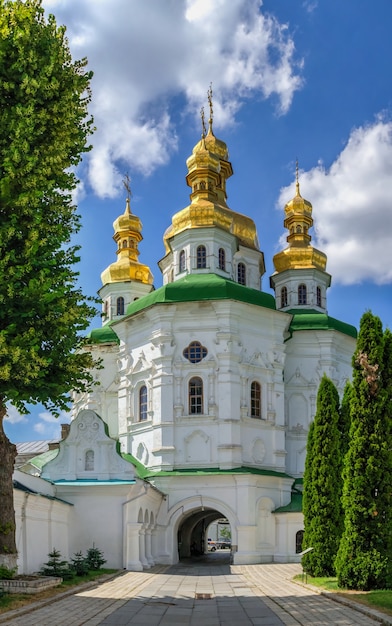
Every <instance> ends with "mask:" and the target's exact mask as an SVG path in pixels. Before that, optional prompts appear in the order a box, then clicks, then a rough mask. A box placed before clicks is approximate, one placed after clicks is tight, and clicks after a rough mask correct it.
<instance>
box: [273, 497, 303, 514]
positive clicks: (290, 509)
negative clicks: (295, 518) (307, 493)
mask: <svg viewBox="0 0 392 626" xmlns="http://www.w3.org/2000/svg"><path fill="white" fill-rule="evenodd" d="M272 512H273V513H302V493H292V494H291V502H290V503H289V504H286V506H280V507H279V508H277V509H275V511H272Z"/></svg>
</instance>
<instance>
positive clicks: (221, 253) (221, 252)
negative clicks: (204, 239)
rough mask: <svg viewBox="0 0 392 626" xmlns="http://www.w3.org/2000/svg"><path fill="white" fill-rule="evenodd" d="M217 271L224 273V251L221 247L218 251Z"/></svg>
mask: <svg viewBox="0 0 392 626" xmlns="http://www.w3.org/2000/svg"><path fill="white" fill-rule="evenodd" d="M218 269H220V270H221V271H222V272H225V271H226V250H225V249H224V248H222V247H221V248H219V250H218Z"/></svg>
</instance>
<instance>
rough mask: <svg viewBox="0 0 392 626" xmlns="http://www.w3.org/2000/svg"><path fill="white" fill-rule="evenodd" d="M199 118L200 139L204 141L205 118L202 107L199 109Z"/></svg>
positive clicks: (205, 130) (205, 131)
mask: <svg viewBox="0 0 392 626" xmlns="http://www.w3.org/2000/svg"><path fill="white" fill-rule="evenodd" d="M200 116H201V137H202V139H204V137H205V136H206V134H207V129H206V120H205V116H204V107H201V109H200Z"/></svg>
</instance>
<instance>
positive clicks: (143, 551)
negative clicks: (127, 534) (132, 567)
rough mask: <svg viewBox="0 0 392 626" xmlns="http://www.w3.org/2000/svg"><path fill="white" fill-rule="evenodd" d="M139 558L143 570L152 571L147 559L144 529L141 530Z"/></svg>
mask: <svg viewBox="0 0 392 626" xmlns="http://www.w3.org/2000/svg"><path fill="white" fill-rule="evenodd" d="M139 558H140V563H141V564H142V565H143V569H150V567H151V565H150V564H149V562H148V561H147V559H146V531H145V529H144V528H143V527H142V528H141V529H140V530H139Z"/></svg>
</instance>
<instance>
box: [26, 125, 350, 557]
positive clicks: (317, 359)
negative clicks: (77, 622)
mask: <svg viewBox="0 0 392 626" xmlns="http://www.w3.org/2000/svg"><path fill="white" fill-rule="evenodd" d="M227 158H228V156H227V149H226V147H225V144H224V143H223V142H219V140H216V139H215V137H214V135H213V133H212V129H211V127H210V129H209V132H208V135H207V136H206V137H204V139H202V141H201V142H199V144H197V146H196V147H195V149H194V151H193V155H192V157H191V158H190V159H189V160H188V166H189V172H190V173H189V174H188V177H187V181H188V183H189V184H190V185H191V186H192V193H191V204H190V205H189V206H188V207H186V208H185V209H183V210H182V211H180V212H179V213H177V214H176V215H174V216H173V223H172V226H171V227H170V228H169V229H168V230H167V231H166V233H165V235H164V243H165V250H166V252H165V256H164V257H163V258H162V259H161V260H160V261H159V267H160V269H161V270H162V274H163V286H162V287H161V288H159V289H157V290H155V291H154V290H153V288H152V285H151V283H150V282H149V280H150V279H149V278H148V280H147V279H146V281H145V282H143V281H142V280H141V279H140V284H139V285H138V284H137V280H136V281H135V280H132V281H131V280H126V279H121V275H120V273H117V274H115V272H114V271H113V273H112V274H110V272H109V270H107V271H106V272H104V273H103V274H102V276H105V277H106V278H105V281H104V284H103V286H102V288H101V290H100V293H101V296H102V297H103V299H104V300H105V301H106V302H107V303H108V304H107V308H106V311H107V319H109V321H110V323H109V324H108V323H106V325H104V326H103V328H102V329H97V330H96V331H93V333H91V344H90V346H89V347H88V348H86V349H89V350H91V351H92V352H93V355H94V356H95V357H97V358H99V359H102V364H103V368H102V369H97V371H96V372H94V376H95V378H96V380H97V381H98V382H99V385H98V386H97V387H95V388H94V390H93V391H92V392H90V393H85V394H79V395H75V397H74V407H73V422H72V424H71V431H70V434H69V436H68V437H67V439H65V440H64V441H63V442H61V444H60V451H59V453H58V455H57V457H56V458H55V459H53V460H52V461H51V462H49V463H48V464H47V465H45V467H44V470H43V473H42V478H41V480H42V479H45V480H47V481H52V483H53V485H52V487H51V488H52V489H53V492H54V494H55V495H56V497H57V498H60V499H62V500H64V501H65V502H67V503H68V504H67V505H63V506H64V507H65V510H66V512H65V513H64V516H63V518H62V522H61V523H62V524H64V525H65V527H66V529H67V530H66V531H64V533H65V535H66V538H65V537H64V538H63V539H62V542H63V544H62V545H63V547H64V549H65V550H67V551H68V553H69V554H70V555H71V556H72V554H73V552H75V551H78V550H82V551H83V550H85V549H87V548H88V547H90V545H91V541H94V543H95V544H96V546H97V547H98V548H99V549H101V550H103V551H104V553H105V558H106V559H107V561H108V566H111V567H124V568H127V569H136V570H137V569H143V568H148V567H150V566H151V565H152V564H154V563H175V562H177V561H178V559H179V558H182V557H187V556H189V555H190V546H191V544H192V543H196V544H197V546H198V549H199V550H200V551H206V550H207V540H206V532H207V528H208V525H209V524H210V523H212V522H214V521H216V520H218V519H222V518H226V519H227V520H228V522H229V523H230V528H231V536H232V556H233V562H234V563H260V562H272V561H280V562H289V561H294V560H298V559H299V556H298V552H299V549H298V541H297V539H298V533H299V532H300V531H301V530H302V528H303V521H302V514H301V508H300V504H299V501H300V480H299V479H301V477H302V473H303V470H304V462H305V454H306V439H307V433H308V430H309V425H310V423H311V421H312V419H313V417H314V414H315V410H316V397H317V390H318V386H319V382H320V380H321V377H322V376H323V374H324V373H326V374H327V375H328V376H329V377H330V378H331V379H332V380H333V381H334V383H335V384H336V386H337V388H338V390H339V392H340V394H341V393H342V392H343V388H344V385H345V383H346V381H347V380H348V379H349V378H350V376H351V357H352V354H353V352H354V348H355V329H353V328H352V327H350V326H348V325H346V324H344V323H342V322H339V321H337V320H334V319H333V318H330V317H328V315H327V295H326V292H327V288H328V287H329V284H330V276H329V274H327V273H326V272H325V270H324V269H323V268H324V265H325V263H324V258H325V256H323V255H322V253H320V252H318V251H314V250H313V248H311V246H310V243H309V242H310V239H311V237H310V235H309V234H308V227H309V226H311V223H312V220H311V205H310V203H308V202H307V201H303V199H302V198H301V196H300V195H299V185H298V183H297V195H296V198H295V200H294V201H293V202H292V203H291V204H290V203H289V205H287V207H288V208H287V215H288V217H287V220H286V222H287V224H288V225H289V226H290V225H291V222H292V221H295V223H296V228H298V231H296V232H297V233H298V234H296V233H295V235H290V236H289V238H288V241H289V243H290V241H293V242H294V243H293V244H292V248H290V245H291V244H290V245H289V248H288V252H289V253H288V255H287V256H286V257H284V255H283V256H282V255H281V257H282V259H283V260H282V259H281V261H280V262H281V263H282V264H283V265H282V267H284V269H283V270H282V271H280V270H279V269H277V271H276V272H275V274H274V275H273V276H272V277H271V285H272V287H273V288H274V289H275V297H274V296H273V295H271V294H266V293H263V292H262V291H261V279H262V274H263V273H264V259H263V253H262V252H261V251H260V249H259V248H258V240H257V233H256V228H255V225H254V224H253V222H252V220H250V219H249V218H247V217H246V216H243V215H240V214H238V213H235V212H233V211H231V210H230V209H229V208H228V207H227V205H226V192H225V182H226V178H228V177H229V176H230V175H231V173H232V170H231V165H230V164H229V163H228V161H227ZM292 207H294V209H293V208H292ZM121 220H122V221H121ZM120 222H121V225H122V226H121V228H122V231H121V233H122V234H121V237H126V236H127V233H128V230H129V228H130V227H129V224H132V229H133V230H132V231H130V232H132V236H133V237H134V239H135V241H137V240H140V238H141V233H139V231H138V230H137V224H138V222H137V220H136V218H134V217H133V216H132V214H131V212H130V207H129V200H128V204H127V211H126V213H125V214H124V216H123V217H122V218H119V220H117V221H116V222H115V224H117V223H120ZM135 224H136V226H135ZM290 227H291V226H290ZM127 229H128V230H127ZM300 229H301V230H300ZM121 237H120V235H118V233H116V235H115V237H114V238H115V240H116V241H117V240H118V241H121ZM290 237H291V239H290ZM301 246H303V250H302V248H301ZM302 252H303V254H302ZM301 254H302V256H301ZM283 257H284V258H283ZM124 258H125V259H126V256H125V255H123V257H121V259H122V261H121V262H122V265H121V267H120V270H121V272H123V271H124V267H125V266H124V263H125V261H124ZM298 259H300V260H301V259H302V260H301V262H302V266H301V267H299V268H297V269H296V266H295V263H296V262H297V260H298ZM312 259H315V260H316V261H315V262H316V265H313V260H312ZM132 263H133V265H132V272H133V275H134V276H138V275H139V274H138V272H137V262H136V261H135V259H133V261H132ZM306 263H308V266H306ZM111 267H113V266H111ZM143 268H144V270H143V271H144V273H145V275H146V276H148V272H147V270H148V268H147V270H146V268H145V266H143ZM109 269H110V268H109ZM120 270H118V272H120ZM141 275H142V273H140V276H141ZM113 276H114V277H115V278H113ZM118 276H120V278H118ZM111 277H112V278H111ZM301 285H305V286H306V289H305V291H304V290H303V288H302V287H301ZM282 288H285V289H286V294H287V295H289V298H288V300H287V301H285V302H284V303H283V302H282V301H281V290H282ZM301 290H302V291H301ZM300 292H301V297H300V300H298V297H299V294H300ZM304 293H305V297H304ZM285 297H286V296H285ZM118 298H123V301H124V303H125V306H124V310H123V314H118V310H117V308H116V306H115V303H116V302H117V300H118ZM107 319H106V320H104V323H105V322H107ZM104 425H106V430H105V428H104ZM116 441H118V442H119V445H120V447H121V453H122V454H123V458H121V457H120V456H119V454H118V451H117V450H116V448H115V442H116ZM91 463H92V466H91ZM91 467H93V469H91ZM89 542H90V543H89ZM56 547H57V546H56ZM26 558H27V557H26ZM43 560H45V559H43ZM25 561H26V559H25ZM34 562H35V561H34ZM26 563H27V561H26ZM26 567H27V569H28V567H29V566H28V565H26Z"/></svg>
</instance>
